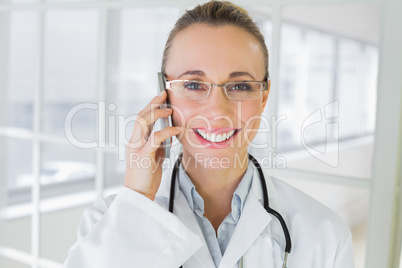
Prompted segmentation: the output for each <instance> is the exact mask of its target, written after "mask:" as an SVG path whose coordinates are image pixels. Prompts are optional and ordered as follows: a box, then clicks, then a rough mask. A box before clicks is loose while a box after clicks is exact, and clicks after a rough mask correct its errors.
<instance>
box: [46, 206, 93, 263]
mask: <svg viewBox="0 0 402 268" xmlns="http://www.w3.org/2000/svg"><path fill="white" fill-rule="evenodd" d="M88 205H89V204H88ZM88 205H86V206H79V207H73V208H69V209H63V210H56V211H54V212H50V213H44V214H41V216H40V228H41V229H40V241H41V245H40V257H41V258H46V259H48V260H52V261H55V262H59V263H63V262H64V261H65V259H66V256H67V253H68V250H69V249H70V247H71V246H72V245H73V244H74V243H75V242H77V229H78V224H79V221H80V219H81V216H82V215H83V213H84V210H85V209H86V208H87V207H88ZM60 226H62V228H63V229H62V230H63V231H60V230H61V229H60Z"/></svg>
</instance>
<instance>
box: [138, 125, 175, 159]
mask: <svg viewBox="0 0 402 268" xmlns="http://www.w3.org/2000/svg"><path fill="white" fill-rule="evenodd" d="M182 130H183V127H181V126H180V127H166V128H164V129H162V130H159V131H156V132H153V133H152V134H151V135H150V136H149V139H148V141H147V142H146V144H145V145H144V147H143V149H144V150H145V151H144V152H147V153H148V154H151V155H154V154H155V152H156V150H158V148H159V147H160V146H162V144H161V143H162V142H163V141H165V140H167V139H169V138H171V137H173V136H175V135H178V134H180V133H181V132H182Z"/></svg>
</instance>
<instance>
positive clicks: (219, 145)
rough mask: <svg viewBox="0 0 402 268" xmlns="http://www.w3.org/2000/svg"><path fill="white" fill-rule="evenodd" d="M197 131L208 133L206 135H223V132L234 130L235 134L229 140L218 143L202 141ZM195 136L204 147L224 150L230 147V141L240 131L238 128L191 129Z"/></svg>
mask: <svg viewBox="0 0 402 268" xmlns="http://www.w3.org/2000/svg"><path fill="white" fill-rule="evenodd" d="M197 129H200V130H202V131H204V132H208V133H215V134H219V133H223V132H229V131H232V130H235V133H234V134H233V135H232V136H231V137H230V138H229V139H226V140H224V141H220V142H212V141H209V140H206V139H204V138H203V137H202V136H201V135H199V134H198V133H197ZM192 130H193V132H194V134H195V136H196V137H197V139H198V140H199V141H200V143H201V144H202V145H205V146H207V147H209V148H216V149H222V148H226V147H228V146H229V145H230V143H231V142H232V140H233V139H234V137H236V135H237V134H238V133H239V132H240V130H241V129H239V128H212V129H208V128H192Z"/></svg>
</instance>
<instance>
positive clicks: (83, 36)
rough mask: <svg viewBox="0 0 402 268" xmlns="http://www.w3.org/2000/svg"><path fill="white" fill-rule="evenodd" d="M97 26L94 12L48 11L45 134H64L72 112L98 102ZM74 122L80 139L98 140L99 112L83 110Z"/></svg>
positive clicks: (46, 25) (75, 132)
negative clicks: (82, 105) (74, 108)
mask: <svg viewBox="0 0 402 268" xmlns="http://www.w3.org/2000/svg"><path fill="white" fill-rule="evenodd" d="M97 27H98V13H97V11H94V10H69V11H64V10H57V11H48V12H46V14H45V84H44V91H43V131H44V132H47V133H51V134H58V135H64V119H65V117H66V115H67V113H68V111H69V110H70V109H71V108H72V107H74V106H75V105H77V104H80V103H85V102H92V103H93V102H95V101H96V99H97V93H96V83H97V82H96V70H97V64H98V62H97V48H98V39H97V36H98V28H97ZM73 122H74V124H75V126H74V129H73V130H74V131H73V134H74V135H75V137H76V138H77V139H78V140H80V141H93V140H95V138H96V135H95V128H96V110H94V109H92V110H91V109H81V110H79V111H78V112H77V113H76V114H75V115H74V118H73Z"/></svg>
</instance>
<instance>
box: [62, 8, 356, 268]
mask: <svg viewBox="0 0 402 268" xmlns="http://www.w3.org/2000/svg"><path fill="white" fill-rule="evenodd" d="M162 73H163V75H164V78H165V83H166V89H167V90H166V92H163V93H162V94H160V95H159V96H157V97H155V98H154V99H153V100H152V101H151V102H150V103H149V104H148V105H147V106H146V107H145V108H144V109H143V110H142V111H141V112H140V113H139V114H138V116H137V119H136V122H135V126H134V130H133V134H132V137H131V139H130V143H129V144H128V146H127V166H126V175H125V182H124V187H123V188H122V189H121V190H120V191H119V193H118V194H117V195H114V196H111V197H108V198H106V199H102V200H99V201H98V202H96V203H95V204H94V205H93V206H92V207H90V208H89V209H87V210H86V211H85V213H84V215H83V216H82V219H81V223H80V226H79V230H78V241H77V243H76V244H75V245H74V246H73V247H72V248H71V249H70V251H69V254H68V257H67V259H66V261H65V264H64V267H66V268H89V267H93V268H112V267H117V268H125V267H140V268H147V267H155V268H170V267H171V268H178V267H180V266H182V267H185V268H198V267H206V268H211V267H221V268H232V267H250V268H258V267H267V268H268V267H269V268H276V267H286V266H287V267H289V268H352V267H353V254H352V240H351V234H350V231H349V229H348V227H347V226H346V225H345V224H344V223H342V221H341V220H340V219H339V218H338V217H337V216H336V215H335V214H334V213H333V212H332V211H330V210H329V209H327V208H325V207H324V206H323V205H321V204H319V203H317V202H316V201H314V200H313V199H311V198H310V197H308V196H306V195H305V194H303V193H301V192H299V191H298V190H296V189H294V188H292V187H290V186H289V185H287V184H285V183H284V182H281V181H280V180H277V179H274V178H270V177H268V176H267V175H266V171H265V170H264V169H262V168H261V167H260V166H259V164H258V162H257V161H255V160H254V159H253V158H252V157H251V156H249V155H248V153H247V147H248V146H249V145H250V143H251V141H252V140H253V138H254V137H255V134H256V131H257V130H258V128H259V124H260V116H261V114H262V112H263V110H264V107H265V105H266V103H267V99H268V93H269V86H270V82H269V80H268V51H267V48H266V46H265V42H264V38H263V36H262V35H261V33H260V31H259V29H258V27H257V26H256V25H255V24H254V23H253V21H252V19H251V18H250V17H249V16H248V14H247V13H246V12H245V11H244V10H243V9H242V8H240V7H237V6H235V5H233V4H231V3H229V2H220V1H211V2H208V3H205V4H203V5H201V6H197V7H195V8H194V9H193V10H190V11H187V12H186V13H185V14H184V15H183V16H182V17H181V18H180V19H179V20H178V21H177V23H176V25H175V26H174V29H173V30H172V31H171V33H170V35H169V38H168V40H167V43H166V46H165V50H164V55H163V61H162ZM166 100H169V102H170V104H171V108H163V103H164V102H165V101H166ZM161 106H162V107H161ZM169 116H171V117H172V122H173V126H171V127H166V128H164V129H162V130H160V131H156V132H153V133H152V126H153V124H154V123H155V121H156V120H158V119H160V118H167V117H169ZM172 136H176V137H178V139H179V140H180V143H181V144H182V147H183V150H182V154H181V155H180V156H179V157H178V159H174V160H175V161H171V162H170V163H171V165H170V166H169V167H168V168H167V169H165V170H164V171H163V172H162V161H161V160H163V158H164V148H163V146H161V143H162V142H163V141H165V140H167V139H170V138H171V137H172ZM133 159H141V161H131V160H133ZM172 160H173V159H172ZM144 163H148V164H144Z"/></svg>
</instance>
